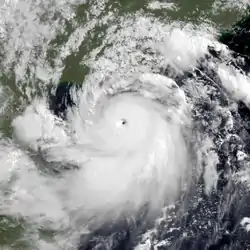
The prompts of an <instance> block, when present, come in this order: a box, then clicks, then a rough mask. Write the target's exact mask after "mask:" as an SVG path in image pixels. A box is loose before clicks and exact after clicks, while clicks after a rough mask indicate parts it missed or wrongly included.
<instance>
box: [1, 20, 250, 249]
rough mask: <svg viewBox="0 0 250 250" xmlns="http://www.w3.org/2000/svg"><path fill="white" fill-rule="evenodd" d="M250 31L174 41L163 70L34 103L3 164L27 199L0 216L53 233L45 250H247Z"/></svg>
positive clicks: (72, 87)
mask: <svg viewBox="0 0 250 250" xmlns="http://www.w3.org/2000/svg"><path fill="white" fill-rule="evenodd" d="M249 27H250V25H249V18H245V19H243V20H242V21H240V22H238V23H237V24H235V26H233V28H232V30H231V31H229V32H225V33H223V35H220V36H217V37H216V39H215V38H214V37H212V38H211V37H208V38H207V37H206V38H204V39H203V40H202V39H201V38H200V36H196V37H195V38H194V37H192V36H191V35H190V33H191V31H189V30H187V31H183V30H181V29H173V30H171V32H169V31H168V32H167V34H168V36H167V38H165V41H164V42H163V43H162V44H161V46H158V47H157V48H154V49H156V50H157V53H158V54H157V53H156V54H157V56H159V60H160V57H164V60H163V61H162V64H161V65H160V67H159V68H158V70H152V71H151V72H150V71H149V70H148V72H139V71H138V72H132V74H128V75H127V76H124V75H123V76H121V75H119V74H117V75H115V74H108V73H107V76H105V77H102V78H101V77H96V78H92V80H89V79H88V78H87V79H86V80H85V82H84V84H77V83H74V82H71V81H66V82H62V83H60V84H58V86H53V87H52V88H51V89H50V90H49V91H48V92H46V94H44V96H43V97H41V98H36V99H35V100H33V101H32V102H31V104H30V105H29V106H28V107H27V108H26V109H25V110H24V112H23V113H21V114H19V115H18V116H17V117H15V119H14V120H13V122H12V126H13V131H14V140H15V143H16V144H18V145H19V146H18V149H15V147H16V146H15V145H14V143H10V145H9V147H8V149H6V150H5V151H3V152H2V153H1V154H2V155H1V159H2V161H3V162H5V161H8V159H9V158H8V157H7V156H6V155H9V154H10V153H11V152H12V151H15V155H12V157H14V158H15V157H16V158H17V159H18V162H19V165H18V168H17V172H18V171H19V177H18V178H17V177H15V176H14V177H12V178H14V179H13V181H14V183H16V185H15V187H23V190H20V189H18V188H16V191H15V196H14V198H13V196H11V197H8V198H6V199H7V200H8V202H7V203H5V204H7V205H6V207H4V211H5V213H8V214H11V215H12V214H18V213H21V214H22V216H23V217H24V218H28V219H29V220H31V221H32V222H35V224H37V225H38V226H37V227H36V228H39V229H40V228H46V229H47V230H51V231H53V232H54V231H55V232H57V233H55V234H54V236H53V240H54V242H55V243H54V244H52V246H51V245H50V247H51V248H46V247H48V246H49V245H43V247H44V248H43V249H81V250H84V249H117V250H122V249H137V250H139V249H171V250H172V249H173V250H177V249H182V250H186V249H209V250H212V249H250V241H249V239H248V236H247V231H246V230H243V226H245V225H246V224H247V222H248V219H247V216H248V215H249V216H250V209H249V207H250V205H249V204H250V201H249V197H248V196H249V194H248V192H249V191H247V190H248V187H247V185H245V184H244V185H243V184H242V182H244V181H245V182H246V175H245V180H243V179H242V178H241V177H242V175H243V173H245V174H246V173H247V172H248V171H249V170H248V166H249V163H250V162H249V153H250V147H249V146H250V144H249V138H250V134H249V131H250V128H249V122H250V118H249V117H250V116H249V115H250V111H249V107H250V106H249V105H250V97H249V93H248V92H246V89H249V87H248V85H249V79H248V72H249V62H250V61H249V56H250V52H249V49H248V43H249V34H248V32H249ZM189 32H190V33H189ZM179 38H181V39H179ZM183 38H184V39H183ZM178 39H179V40H182V39H183V40H185V39H186V43H187V47H188V46H189V47H188V49H187V50H186V51H185V50H184V47H185V46H182V45H181V46H180V47H178V46H177V45H176V44H173V41H174V43H175V42H176V41H177V40H178ZM161 42H162V41H161ZM194 42H195V43H197V44H196V45H197V46H196V48H195V50H192V48H194V47H195V45H193V43H194ZM163 45H164V46H163ZM163 48H164V52H163ZM181 49H182V50H181ZM160 53H161V55H160ZM176 58H177V59H176ZM153 65H155V62H154V61H153V63H152V68H153ZM130 73H131V72H130ZM93 79H94V80H93ZM69 80H70V79H69ZM88 80H89V81H88ZM1 146H2V147H3V145H1ZM3 148H4V147H3ZM26 152H29V154H28V155H27V154H26ZM5 158H6V159H5ZM16 158H15V159H16ZM34 161H35V162H38V163H39V164H37V165H35V164H33V162H34ZM13 164H14V163H13ZM14 167H15V166H14V165H13V168H14ZM20 173H21V174H20ZM4 174H5V176H9V175H10V173H9V172H8V171H6V172H4ZM15 178H16V179H15ZM27 180H29V181H27ZM25 190H31V191H30V192H31V193H29V192H26V191H25ZM45 193H46V195H44V194H45ZM13 200H14V203H12V202H13ZM27 201H28V202H27ZM13 204H16V205H17V206H14V205H13ZM29 204H32V205H33V207H34V208H33V209H32V211H33V212H32V213H28V211H27V209H28V208H29ZM17 207H18V210H17ZM15 209H16V210H15ZM37 218H39V219H37ZM37 230H38V229H37ZM48 244H49V243H48ZM40 249H42V248H41V247H40Z"/></svg>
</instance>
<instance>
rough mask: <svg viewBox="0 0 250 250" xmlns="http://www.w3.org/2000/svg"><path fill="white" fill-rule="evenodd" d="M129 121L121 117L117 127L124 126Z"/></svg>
mask: <svg viewBox="0 0 250 250" xmlns="http://www.w3.org/2000/svg"><path fill="white" fill-rule="evenodd" d="M127 123H128V121H127V120H126V119H121V120H119V121H118V122H117V123H116V126H117V127H122V126H125V125H126V124H127Z"/></svg>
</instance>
